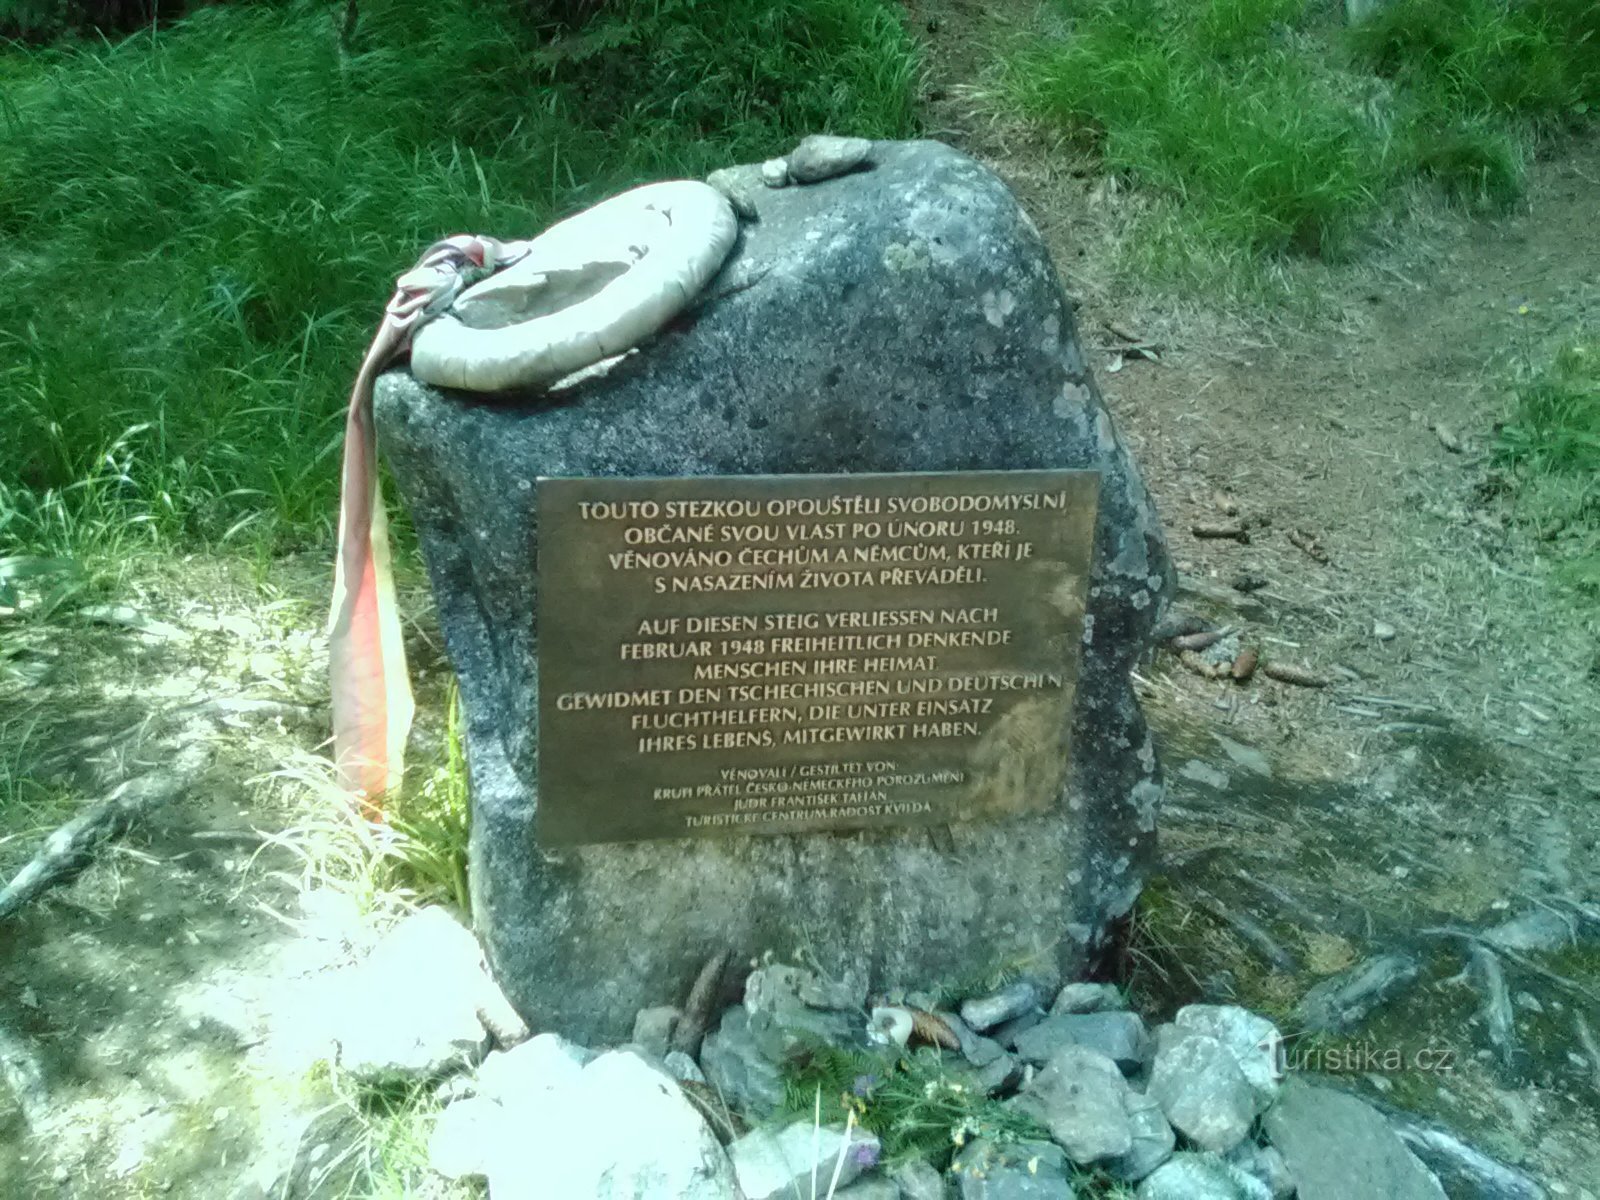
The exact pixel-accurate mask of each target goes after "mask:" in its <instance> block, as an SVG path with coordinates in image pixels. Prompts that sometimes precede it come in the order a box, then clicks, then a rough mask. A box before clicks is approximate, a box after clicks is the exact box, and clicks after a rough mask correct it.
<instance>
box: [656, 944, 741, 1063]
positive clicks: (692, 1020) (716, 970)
mask: <svg viewBox="0 0 1600 1200" xmlns="http://www.w3.org/2000/svg"><path fill="white" fill-rule="evenodd" d="M732 957H733V952H732V951H731V950H719V951H717V952H716V953H715V954H713V955H712V956H711V957H710V958H708V959H706V965H705V966H703V967H701V968H700V974H698V975H696V976H695V980H694V986H693V987H691V988H690V989H689V998H688V999H687V1000H685V1001H684V1002H683V1016H681V1017H680V1018H678V1027H677V1028H676V1029H675V1030H673V1031H672V1045H671V1048H672V1049H674V1050H682V1051H683V1052H684V1053H685V1054H687V1055H688V1056H689V1057H690V1058H695V1057H697V1056H698V1055H699V1053H700V1042H701V1041H702V1040H703V1039H704V1038H705V1036H706V1029H707V1028H708V1027H709V1026H710V1024H711V1010H712V1009H713V1008H714V1007H715V1006H716V1003H717V990H718V988H720V987H721V985H722V973H723V972H724V971H726V970H727V969H728V960H729V959H731V958H732Z"/></svg>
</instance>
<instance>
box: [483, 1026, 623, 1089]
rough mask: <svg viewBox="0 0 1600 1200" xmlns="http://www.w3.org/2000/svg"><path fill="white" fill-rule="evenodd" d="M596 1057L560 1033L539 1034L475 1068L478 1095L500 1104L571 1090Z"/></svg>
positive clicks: (494, 1054)
mask: <svg viewBox="0 0 1600 1200" xmlns="http://www.w3.org/2000/svg"><path fill="white" fill-rule="evenodd" d="M596 1057H598V1056H597V1055H596V1054H595V1053H594V1051H592V1050H588V1049H585V1048H584V1047H582V1046H579V1045H577V1044H576V1043H575V1042H569V1041H568V1040H567V1039H566V1038H564V1037H562V1036H561V1035H560V1034H559V1033H541V1034H540V1035H539V1036H538V1037H536V1038H533V1039H531V1040H530V1041H526V1042H524V1043H522V1045H520V1046H517V1047H516V1048H514V1049H511V1050H500V1051H496V1052H495V1053H493V1054H491V1055H489V1057H488V1058H486V1059H484V1060H483V1065H482V1066H480V1067H479V1068H478V1080H477V1094H478V1095H479V1096H482V1097H485V1098H486V1099H489V1100H493V1101H495V1102H496V1103H499V1104H514V1103H519V1102H520V1100H521V1098H522V1097H525V1096H527V1095H530V1094H538V1093H542V1092H547V1091H552V1090H555V1089H557V1088H563V1087H570V1086H572V1085H573V1084H575V1083H576V1081H577V1078H578V1073H579V1072H580V1071H581V1070H582V1069H583V1068H584V1067H585V1066H587V1065H588V1064H589V1063H591V1062H593V1061H594V1060H595V1058H596Z"/></svg>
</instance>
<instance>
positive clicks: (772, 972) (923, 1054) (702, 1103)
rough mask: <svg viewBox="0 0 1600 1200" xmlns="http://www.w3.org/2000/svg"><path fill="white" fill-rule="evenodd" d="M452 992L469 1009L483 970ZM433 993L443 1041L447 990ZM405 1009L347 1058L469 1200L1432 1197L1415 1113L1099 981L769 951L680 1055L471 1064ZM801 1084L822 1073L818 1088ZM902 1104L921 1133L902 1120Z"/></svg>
mask: <svg viewBox="0 0 1600 1200" xmlns="http://www.w3.org/2000/svg"><path fill="white" fill-rule="evenodd" d="M412 921H413V922H415V921H416V918H412ZM430 924H431V925H438V926H440V927H442V926H443V924H444V922H442V921H438V920H435V921H433V922H431V923H430ZM415 935H416V929H415V928H412V929H410V930H407V929H406V928H405V927H404V926H402V927H401V930H400V936H401V938H402V939H410V940H411V941H415ZM380 951H381V947H380ZM379 957H381V954H380V955H379ZM357 978H365V976H361V975H358V976H357ZM471 986H472V989H474V994H475V995H476V996H477V1000H476V1001H475V1002H477V1003H481V1002H482V995H481V993H478V992H476V990H475V989H478V988H479V987H480V986H481V980H479V979H474V980H473V981H472V984H471ZM439 996H440V997H441V999H440V1003H439V1010H440V1011H439V1013H438V1015H437V1022H438V1024H439V1026H440V1027H441V1029H443V1030H444V1031H445V1032H446V1033H448V1031H449V1030H450V1029H451V1028H452V1027H454V1026H455V1025H457V1024H459V1023H460V1020H461V1018H460V1014H459V1012H458V1011H457V1010H458V1009H460V1007H461V1003H462V1002H461V1001H460V999H459V998H451V997H446V996H445V995H444V993H443V992H442V991H441V992H440V993H439ZM353 998H354V997H353ZM376 999H377V998H376V997H368V998H367V1002H369V1003H370V1002H376ZM408 1011H409V1013H410V1016H409V1017H408V1020H410V1021H412V1022H415V1023H420V1024H419V1025H418V1027H417V1028H401V1027H400V1026H401V1025H402V1024H404V1022H401V1021H395V1022H391V1024H390V1026H389V1028H388V1033H389V1034H390V1035H392V1036H393V1037H394V1038H396V1039H398V1041H399V1043H400V1048H399V1049H397V1050H395V1051H393V1052H385V1051H384V1050H383V1049H382V1048H381V1047H377V1046H369V1047H368V1048H367V1049H366V1051H365V1052H364V1056H363V1058H362V1059H361V1060H360V1061H358V1062H351V1063H348V1064H345V1065H346V1069H348V1070H350V1071H351V1072H352V1073H353V1074H355V1075H357V1077H358V1078H360V1079H362V1080H364V1081H366V1082H369V1083H372V1084H375V1085H381V1086H385V1087H392V1086H393V1085H394V1084H396V1083H400V1082H404V1083H408V1084H409V1085H411V1086H413V1087H426V1086H434V1087H435V1088H436V1095H437V1096H438V1097H440V1099H441V1100H442V1101H443V1103H444V1107H443V1109H442V1111H441V1112H440V1114H439V1116H438V1118H437V1121H436V1123H435V1125H434V1127H433V1131H432V1135H431V1141H430V1146H429V1151H430V1161H431V1164H432V1166H433V1168H434V1169H435V1170H436V1171H437V1172H438V1173H439V1174H441V1175H443V1176H445V1177H446V1178H450V1179H462V1178H467V1177H481V1178H483V1179H485V1180H486V1181H487V1183H488V1189H489V1195H490V1196H491V1198H492V1200H508V1198H511V1200H514V1198H518V1197H529V1198H532V1197H554V1196H560V1197H563V1198H564V1200H589V1198H591V1197H592V1198H595V1200H625V1198H628V1200H769V1198H770V1200H779V1198H783V1200H790V1198H792V1197H794V1196H796V1195H798V1196H800V1197H801V1198H802V1200H812V1198H813V1197H815V1200H823V1198H824V1197H829V1196H832V1197H837V1198H839V1200H1074V1198H1077V1200H1096V1198H1104V1197H1111V1196H1116V1197H1126V1196H1134V1197H1137V1200H1287V1198H1289V1197H1298V1198H1299V1200H1353V1198H1356V1197H1362V1198H1365V1197H1385V1198H1387V1200H1440V1198H1442V1197H1444V1196H1445V1192H1444V1190H1443V1189H1442V1188H1441V1186H1440V1184H1439V1182H1438V1179H1437V1178H1436V1177H1435V1175H1434V1174H1433V1173H1432V1171H1431V1170H1430V1169H1429V1167H1428V1166H1425V1165H1424V1164H1423V1162H1422V1161H1421V1160H1419V1159H1418V1157H1416V1155H1415V1154H1413V1153H1412V1150H1411V1149H1410V1148H1408V1145H1407V1142H1406V1141H1404V1140H1402V1137H1401V1132H1404V1131H1406V1130H1407V1129H1414V1128H1415V1127H1416V1126H1415V1123H1414V1122H1411V1121H1409V1120H1407V1119H1400V1118H1398V1117H1397V1118H1395V1119H1394V1121H1392V1120H1391V1118H1390V1117H1389V1116H1386V1115H1385V1114H1384V1113H1382V1112H1380V1111H1379V1110H1378V1109H1377V1108H1375V1107H1373V1106H1372V1105H1370V1104H1368V1103H1366V1102H1365V1101H1363V1100H1361V1099H1359V1098H1358V1097H1356V1096H1354V1095H1352V1094H1350V1093H1349V1092H1347V1091H1345V1090H1341V1089H1337V1088H1333V1087H1329V1086H1325V1085H1323V1084H1321V1083H1318V1082H1313V1081H1311V1080H1308V1079H1306V1078H1302V1077H1293V1076H1292V1077H1289V1078H1285V1077H1284V1076H1283V1075H1282V1073H1281V1068H1282V1066H1283V1065H1284V1063H1285V1058H1284V1056H1283V1054H1282V1047H1281V1044H1280V1039H1279V1034H1278V1031H1277V1029H1276V1028H1274V1026H1273V1025H1272V1023H1271V1022H1270V1021H1267V1020H1266V1019H1264V1018H1262V1017H1260V1016H1257V1015H1255V1014H1252V1013H1250V1012H1248V1011H1246V1010H1244V1009H1242V1008H1237V1007H1233V1006H1228V1005H1207V1004H1194V1005H1189V1006H1187V1007H1185V1008H1183V1009H1180V1010H1179V1011H1178V1013H1177V1014H1176V1015H1175V1017H1174V1018H1173V1020H1172V1021H1171V1022H1168V1023H1165V1024H1160V1025H1156V1026H1154V1027H1148V1026H1147V1025H1146V1023H1145V1022H1144V1020H1143V1019H1142V1018H1141V1017H1140V1016H1139V1015H1138V1014H1137V1013H1134V1012H1131V1011H1129V1010H1128V1008H1127V1006H1126V1004H1125V1002H1124V998H1123V996H1122V994H1121V993H1120V992H1119V991H1118V989H1116V988H1115V987H1112V986H1110V985H1107V984H1100V983H1073V984H1068V985H1067V986H1066V987H1064V988H1061V989H1059V990H1057V991H1054V992H1051V993H1045V992H1043V991H1041V990H1040V989H1039V987H1038V986H1037V985H1035V984H1032V983H1029V982H1026V981H1023V982H1019V983H1015V984H1012V985H1010V986H1007V987H1004V988H1001V989H999V990H998V991H992V992H989V993H987V994H984V995H981V996H973V997H967V998H964V999H962V998H959V997H951V996H948V995H938V994H933V993H929V994H916V993H897V994H890V995H886V996H875V997H870V998H869V997H868V996H867V994H866V992H865V989H863V988H861V987H858V986H856V985H854V984H852V983H850V982H849V981H838V980H830V979H824V978H820V977H819V976H817V975H816V974H814V973H812V972H810V971H807V970H803V969H800V968H796V967H791V966H785V965H782V964H772V963H769V964H766V965H763V966H760V967H757V968H756V969H754V970H752V971H751V972H750V974H749V975H748V978H747V979H746V980H745V983H744V1000H743V1002H742V1003H740V1004H737V1005H735V1006H733V1007H731V1008H728V1009H726V1010H725V1011H723V1012H721V1013H720V1014H717V1019H716V1020H715V1021H714V1022H713V1028H712V1029H711V1031H710V1032H709V1033H708V1034H707V1035H706V1036H705V1037H704V1039H703V1042H701V1044H700V1045H699V1047H698V1053H692V1052H689V1051H687V1050H685V1049H683V1046H684V1045H685V1041H684V1039H683V1038H682V1037H680V1036H679V1034H680V1025H681V1024H682V1023H683V1022H684V1021H686V1020H688V1018H685V1016H684V1014H682V1013H680V1012H679V1010H677V1009H676V1008H670V1007H650V1008H645V1009H642V1010H640V1011H639V1014H638V1017H637V1019H636V1021H635V1025H634V1035H633V1038H632V1040H631V1041H628V1042H625V1043H623V1044H621V1045H617V1046H613V1047H610V1048H598V1047H597V1048H586V1047H584V1046H581V1045H579V1044H577V1043H575V1042H572V1041H570V1040H568V1039H567V1038H565V1037H563V1036H562V1035H561V1034H559V1033H556V1032H544V1033H540V1034H538V1035H537V1036H534V1037H532V1038H529V1039H528V1040H524V1041H516V1038H518V1037H519V1036H523V1033H524V1031H518V1030H515V1029H510V1030H502V1031H501V1032H500V1033H499V1034H497V1035H495V1037H494V1039H493V1041H494V1043H495V1044H496V1045H497V1046H498V1048H497V1049H494V1050H490V1051H488V1052H487V1054H486V1056H485V1055H483V1054H482V1050H483V1049H486V1047H487V1045H488V1040H487V1039H486V1040H485V1042H484V1043H483V1044H482V1046H481V1047H480V1048H479V1053H477V1054H472V1055H460V1054H456V1055H454V1056H448V1055H446V1056H441V1057H438V1058H436V1059H434V1060H433V1061H431V1062H430V1061H424V1059H423V1058H420V1057H418V1056H416V1055H415V1054H413V1053H411V1050H410V1048H411V1047H413V1046H415V1045H417V1044H423V1043H427V1042H429V1041H437V1040H439V1039H438V1038H437V1037H435V1036H432V1035H430V1033H429V1032H428V1030H427V1029H425V1028H423V1027H422V1025H425V1024H426V1022H427V1020H428V1017H427V1014H426V1013H424V1012H423V1011H422V1009H421V1006H413V1007H412V1008H411V1009H410V1010H408ZM447 1040H448V1039H447ZM692 1042H693V1039H692V1038H690V1039H689V1044H692ZM408 1060H409V1061H410V1062H411V1063H412V1064H413V1065H412V1066H411V1067H410V1068H409V1069H408V1070H407V1069H401V1068H400V1067H398V1066H397V1065H396V1064H400V1063H403V1062H406V1061H408ZM378 1064H382V1066H381V1069H380V1067H379V1066H378ZM362 1072H366V1074H364V1075H363V1074H362ZM840 1072H843V1074H842V1075H840V1074H839V1073H840ZM830 1073H831V1074H830ZM835 1077H837V1078H835ZM824 1079H829V1080H830V1081H831V1082H832V1083H834V1084H836V1086H835V1087H834V1088H833V1090H832V1091H831V1092H830V1093H829V1094H826V1095H824V1094H823V1091H822V1090H821V1089H822V1088H823V1087H824V1084H823V1082H822V1081H823V1080H824ZM913 1093H914V1094H913ZM908 1097H909V1099H908ZM819 1109H820V1112H821V1113H822V1117H821V1119H820V1120H819V1119H817V1118H816V1117H815V1116H814V1115H813V1114H814V1113H815V1112H817V1111H818V1110H819ZM841 1111H845V1112H847V1113H848V1116H847V1118H846V1119H845V1120H843V1121H840V1120H838V1117H839V1115H840V1113H841ZM912 1120H914V1121H916V1122H920V1123H921V1125H922V1126H923V1127H924V1133H925V1132H926V1128H928V1127H931V1128H933V1129H934V1130H935V1133H934V1136H933V1137H932V1138H931V1139H930V1138H927V1137H921V1138H920V1140H918V1139H916V1138H911V1137H908V1136H907V1122H908V1121H912ZM1396 1121H1397V1122H1398V1124H1396V1123H1395V1122H1396ZM1397 1129H1398V1130H1399V1131H1401V1132H1397ZM1413 1142H1414V1139H1413ZM1414 1144H1418V1145H1419V1146H1420V1145H1421V1144H1420V1143H1415V1142H1414ZM908 1146H909V1147H911V1149H910V1150H908ZM1423 1149H1424V1152H1427V1148H1426V1147H1423ZM1474 1153H1475V1152H1474ZM1476 1159H1477V1160H1478V1161H1479V1162H1480V1164H1481V1163H1491V1160H1488V1159H1487V1158H1485V1157H1484V1156H1482V1155H1476ZM1434 1165H1436V1166H1437V1167H1438V1169H1440V1170H1442V1171H1445V1172H1447V1173H1448V1172H1450V1171H1451V1170H1452V1169H1455V1168H1459V1167H1460V1166H1461V1164H1460V1163H1443V1162H1441V1163H1436V1164H1434ZM1491 1165H1493V1166H1494V1167H1495V1168H1496V1171H1497V1174H1496V1175H1495V1179H1496V1180H1497V1181H1498V1183H1497V1185H1496V1186H1497V1188H1498V1189H1499V1190H1492V1191H1488V1192H1482V1191H1481V1190H1480V1192H1478V1193H1469V1194H1484V1195H1493V1196H1496V1197H1504V1198H1505V1200H1539V1197H1542V1196H1543V1195H1544V1193H1543V1191H1542V1189H1540V1188H1539V1186H1538V1185H1537V1184H1536V1183H1534V1182H1533V1181H1532V1180H1529V1179H1527V1178H1526V1177H1525V1176H1520V1175H1519V1174H1518V1173H1517V1172H1515V1171H1513V1170H1511V1169H1510V1168H1504V1167H1501V1166H1499V1165H1498V1164H1492V1163H1491ZM813 1180H815V1181H816V1183H815V1191H813ZM1508 1180H1509V1181H1510V1183H1509V1184H1507V1183H1506V1181H1508ZM1507 1187H1510V1189H1511V1190H1505V1189H1506V1188H1507ZM1117 1189H1121V1190H1117Z"/></svg>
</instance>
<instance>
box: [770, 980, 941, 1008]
mask: <svg viewBox="0 0 1600 1200" xmlns="http://www.w3.org/2000/svg"><path fill="white" fill-rule="evenodd" d="M795 996H796V997H797V998H798V999H799V1000H800V1002H801V1003H803V1004H805V1005H807V1006H809V1007H811V1008H822V1009H833V1010H835V1011H837V1012H860V1011H861V1010H862V1009H864V1008H866V1006H867V984H866V980H864V979H861V978H858V977H855V976H850V975H846V976H844V977H843V978H840V979H825V978H823V977H822V976H821V975H818V974H817V973H816V972H815V971H807V972H805V973H804V975H803V976H802V977H801V978H800V980H799V982H798V983H797V984H796V985H795ZM907 1003H909V1004H916V1003H917V1002H916V1000H915V999H912V998H908V999H907ZM917 1007H918V1008H928V1007H930V1006H929V1005H926V1004H917Z"/></svg>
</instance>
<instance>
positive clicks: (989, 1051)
mask: <svg viewBox="0 0 1600 1200" xmlns="http://www.w3.org/2000/svg"><path fill="white" fill-rule="evenodd" d="M961 1053H962V1055H963V1056H964V1057H965V1058H966V1060H967V1061H968V1062H969V1063H971V1064H972V1065H973V1066H975V1067H987V1066H988V1065H989V1064H990V1063H992V1062H996V1061H998V1060H1000V1059H1002V1058H1010V1057H1011V1055H1009V1054H1007V1053H1006V1048H1005V1047H1004V1046H1002V1045H1001V1044H1000V1043H999V1042H997V1041H995V1040H994V1039H993V1038H986V1037H974V1038H973V1039H972V1040H971V1041H970V1042H969V1043H966V1044H964V1045H963V1046H962V1048H961Z"/></svg>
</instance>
